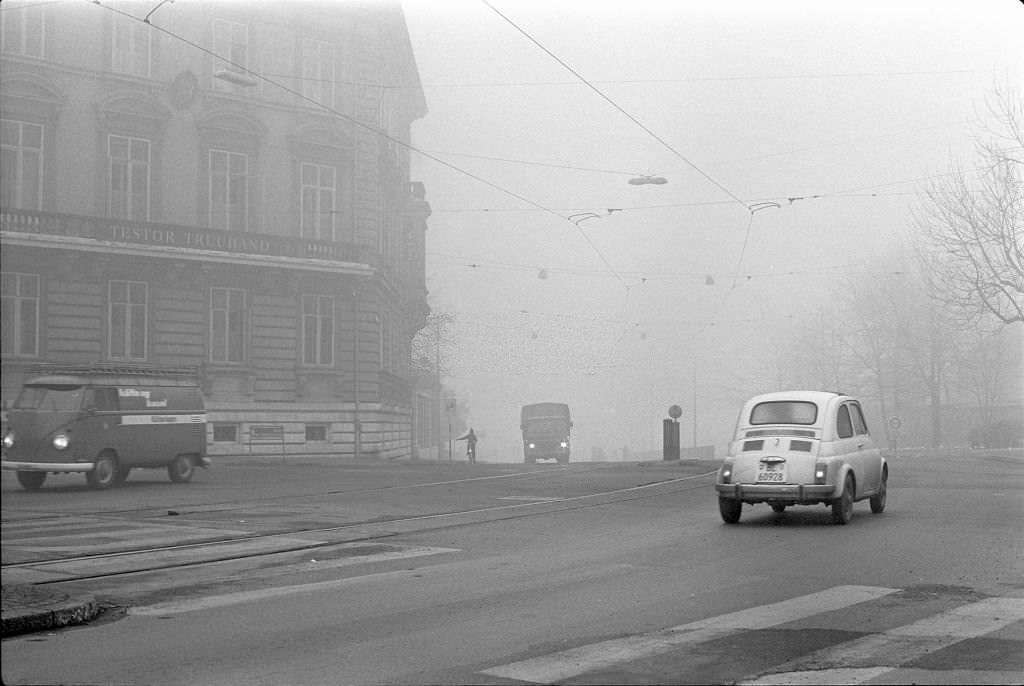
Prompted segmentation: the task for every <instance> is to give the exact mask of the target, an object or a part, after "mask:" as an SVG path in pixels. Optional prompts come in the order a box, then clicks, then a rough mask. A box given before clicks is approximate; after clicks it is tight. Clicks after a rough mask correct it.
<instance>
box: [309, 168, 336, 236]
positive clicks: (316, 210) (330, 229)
mask: <svg viewBox="0 0 1024 686" xmlns="http://www.w3.org/2000/svg"><path fill="white" fill-rule="evenodd" d="M337 176H338V173H337V169H336V168H334V167H330V166H327V165H322V164H309V163H303V164H302V169H301V177H302V198H301V204H302V219H301V221H302V237H303V238H313V239H316V240H322V241H333V240H334V238H335V235H334V216H335V213H336V209H337V208H336V206H335V198H336V195H337V194H336V188H337V185H336V179H337Z"/></svg>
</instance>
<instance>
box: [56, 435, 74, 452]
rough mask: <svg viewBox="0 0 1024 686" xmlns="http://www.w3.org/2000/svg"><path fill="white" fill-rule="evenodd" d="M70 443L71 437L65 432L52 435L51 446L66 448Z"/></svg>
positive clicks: (60, 448) (59, 448)
mask: <svg viewBox="0 0 1024 686" xmlns="http://www.w3.org/2000/svg"><path fill="white" fill-rule="evenodd" d="M70 444H71V439H70V438H68V437H67V434H57V435H56V436H54V437H53V447H54V448H56V449H57V450H67V447H68V445H70Z"/></svg>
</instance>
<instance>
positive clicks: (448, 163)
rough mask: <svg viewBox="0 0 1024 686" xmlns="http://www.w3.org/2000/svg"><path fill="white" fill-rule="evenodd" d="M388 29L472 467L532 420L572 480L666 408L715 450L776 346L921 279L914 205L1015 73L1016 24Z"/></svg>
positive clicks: (446, 363)
mask: <svg viewBox="0 0 1024 686" xmlns="http://www.w3.org/2000/svg"><path fill="white" fill-rule="evenodd" d="M403 7H404V8H405V13H406V20H407V22H408V25H409V31H410V36H411V40H412V43H413V47H414V51H415V55H416V59H417V63H418V67H419V72H420V78H421V81H422V83H423V87H424V91H425V93H426V98H427V104H428V107H429V113H428V114H427V115H426V117H425V118H423V119H422V120H420V121H419V122H418V123H416V124H415V125H414V128H413V145H414V147H415V148H417V149H418V150H420V151H424V152H426V153H428V154H427V155H421V154H414V155H413V178H414V179H416V180H420V181H423V182H424V183H425V185H426V188H427V198H428V200H429V202H430V204H431V206H432V208H433V214H432V216H431V219H430V229H429V232H428V247H427V251H428V254H427V270H428V274H427V278H428V287H429V289H430V292H431V295H430V300H431V304H432V307H433V308H434V309H435V310H437V311H443V312H448V313H451V314H452V315H454V317H455V323H454V324H453V326H452V327H451V336H450V342H449V344H448V345H446V346H445V347H444V350H443V352H442V357H443V359H442V361H441V363H442V367H443V368H444V369H445V370H446V372H447V375H446V378H445V384H446V386H448V387H449V388H450V389H451V390H452V391H453V392H454V394H455V395H456V397H457V398H458V400H459V401H461V402H464V403H466V405H467V407H468V413H469V416H468V418H467V419H468V422H469V423H470V424H471V425H473V426H474V427H476V430H477V433H479V434H480V436H481V444H480V452H481V455H482V456H483V457H484V458H485V459H486V458H487V456H488V455H490V456H491V458H492V459H509V460H512V459H519V458H521V455H520V452H521V446H520V444H519V435H518V409H519V406H521V405H522V404H524V403H528V402H536V401H547V400H554V401H563V402H567V403H569V404H570V405H571V406H572V408H573V413H574V418H575V427H574V454H575V455H577V456H579V457H580V458H581V459H587V458H588V457H589V456H590V455H591V454H592V449H593V447H595V446H600V447H602V448H603V449H604V450H605V451H606V452H607V453H609V454H613V455H614V454H621V451H622V449H623V446H628V447H629V449H630V451H631V452H633V453H638V452H642V451H647V450H652V449H653V450H660V445H661V422H662V419H663V418H665V417H666V416H667V408H668V407H669V406H670V405H672V404H679V405H680V406H681V407H682V408H683V416H682V418H681V420H680V421H681V422H682V444H683V445H684V446H687V445H691V444H718V445H721V444H723V443H724V442H725V441H726V440H727V438H728V432H729V430H730V428H731V425H732V422H733V421H734V418H735V412H736V411H737V410H738V407H739V403H740V402H741V401H742V400H743V399H744V397H746V396H748V395H750V394H752V393H755V392H760V391H762V390H770V389H772V388H773V377H772V373H771V370H769V369H767V368H766V366H765V365H766V358H767V357H768V355H767V353H766V347H768V346H769V345H770V341H772V340H773V338H774V337H776V334H778V333H780V332H785V331H786V330H787V329H789V328H792V326H793V323H794V322H795V321H802V320H806V319H808V318H810V319H812V320H813V319H814V318H818V317H825V316H831V313H825V312H824V311H822V310H820V309H819V308H821V307H822V306H823V305H824V304H826V303H828V302H829V301H830V297H831V295H832V294H834V291H835V289H836V288H840V287H844V286H842V284H846V283H849V281H850V279H851V278H853V279H856V275H857V274H858V273H859V272H860V271H863V270H864V269H865V268H866V267H869V266H871V265H873V264H877V263H880V262H883V261H885V260H896V261H897V263H898V261H899V260H903V259H911V258H910V257H909V256H907V257H904V256H903V255H904V251H905V250H906V246H907V242H908V238H907V236H908V231H909V223H910V219H911V214H910V213H911V209H912V207H913V206H914V203H915V202H918V201H919V200H920V198H921V192H922V188H923V184H924V183H925V182H927V180H928V179H929V178H934V177H936V176H937V175H941V174H943V173H945V172H947V171H948V170H949V167H950V165H951V164H953V163H955V162H957V161H958V160H961V159H963V158H964V157H965V156H966V155H967V154H968V153H969V149H970V142H971V141H970V134H971V128H970V125H971V123H972V122H976V121H977V120H978V116H979V114H980V113H981V112H982V111H983V109H984V101H985V98H986V96H987V95H988V94H989V93H990V92H991V90H992V88H993V85H994V84H1003V85H1005V84H1010V85H1019V84H1020V82H1021V73H1022V69H1021V68H1022V62H1024V60H1022V51H1021V50H1020V48H1019V45H1018V44H1015V43H1014V36H1018V35H1020V34H1022V29H1024V21H1022V19H1024V12H1022V8H1021V6H1020V4H1019V3H1016V2H1009V1H988V2H980V3H935V2H927V3H922V2H909V3H879V2H869V3H859V4H858V5H856V6H848V5H834V4H823V3H814V2H787V3H753V2H732V3H720V2H714V3H704V2H679V3H675V2H673V3H593V2H586V3H583V2H579V3H577V2H557V1H556V2H547V3H521V2H494V3H484V2H470V1H468V0H467V1H465V2H455V1H451V2H443V3H438V2H415V1H411V2H405V3H403ZM570 69H571V70H570ZM574 72H575V73H574ZM642 175H652V176H661V177H664V178H665V179H666V180H667V183H666V184H664V185H654V184H649V185H631V184H630V183H629V181H630V179H633V178H636V177H639V176H642ZM694 382H695V383H694ZM839 390H842V389H839ZM694 413H696V421H694ZM694 428H696V437H694V433H693V432H694Z"/></svg>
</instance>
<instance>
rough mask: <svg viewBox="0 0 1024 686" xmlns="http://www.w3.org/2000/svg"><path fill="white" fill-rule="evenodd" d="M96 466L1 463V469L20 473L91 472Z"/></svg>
mask: <svg viewBox="0 0 1024 686" xmlns="http://www.w3.org/2000/svg"><path fill="white" fill-rule="evenodd" d="M95 466H96V465H94V464H93V463H92V462H15V461H14V460H4V461H2V462H0V468H2V469H13V470H17V471H19V472H91V471H92V470H93V469H94V468H95Z"/></svg>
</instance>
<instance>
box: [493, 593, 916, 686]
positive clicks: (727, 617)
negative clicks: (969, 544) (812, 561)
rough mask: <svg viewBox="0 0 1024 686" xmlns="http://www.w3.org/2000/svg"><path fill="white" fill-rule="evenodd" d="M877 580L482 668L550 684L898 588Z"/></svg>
mask: <svg viewBox="0 0 1024 686" xmlns="http://www.w3.org/2000/svg"><path fill="white" fill-rule="evenodd" d="M898 591H899V589H896V588H882V587H878V586H837V587H835V588H830V589H828V590H825V591H820V592H818V593H811V594H809V595H804V596H799V597H797V598H791V599H789V600H783V601H782V602H779V603H772V604H770V605H761V606H758V607H752V608H749V609H746V610H740V611H738V612H730V613H728V614H724V615H718V616H716V617H709V618H708V619H702V620H699V621H696V622H690V623H689V624H681V625H679V626H675V627H672V628H670V629H662V630H660V631H655V632H651V633H646V634H638V635H635V636H626V637H624V638H617V639H612V640H609V641H601V642H599V643H592V644H590V645H585V646H580V647H578V648H571V649H569V650H563V651H560V652H557V653H552V654H550V655H543V656H541V657H535V658H530V659H527V660H521V661H519V662H512V663H510V664H507V665H501V666H499V667H494V668H492V669H487V670H484V671H483V672H482V673H483V674H487V675H490V676H496V677H502V678H506V679H516V680H518V681H525V682H530V683H535V684H548V683H554V682H558V681H562V680H565V679H568V678H570V677H574V676H578V675H580V674H583V673H585V672H590V671H593V670H597V669H603V668H607V667H611V666H613V665H616V664H619V663H621V662H626V661H629V660H637V659H641V658H645V657H651V656H654V655H658V654H661V653H665V652H668V651H670V650H674V649H676V648H679V647H681V646H684V645H693V644H697V643H703V642H705V641H710V640H712V639H715V638H720V637H722V636H726V635H729V634H734V633H738V632H741V631H749V630H753V629H767V628H769V627H772V626H775V625H778V624H785V623H786V622H792V621H796V620H798V619H804V618H805V617H810V616H812V615H816V614H820V613H822V612H830V611H832V610H840V609H842V608H845V607H849V606H851V605H856V604H858V603H864V602H867V601H870V600H876V599H878V598H882V597H884V596H887V595H889V594H891V593H896V592H898Z"/></svg>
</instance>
